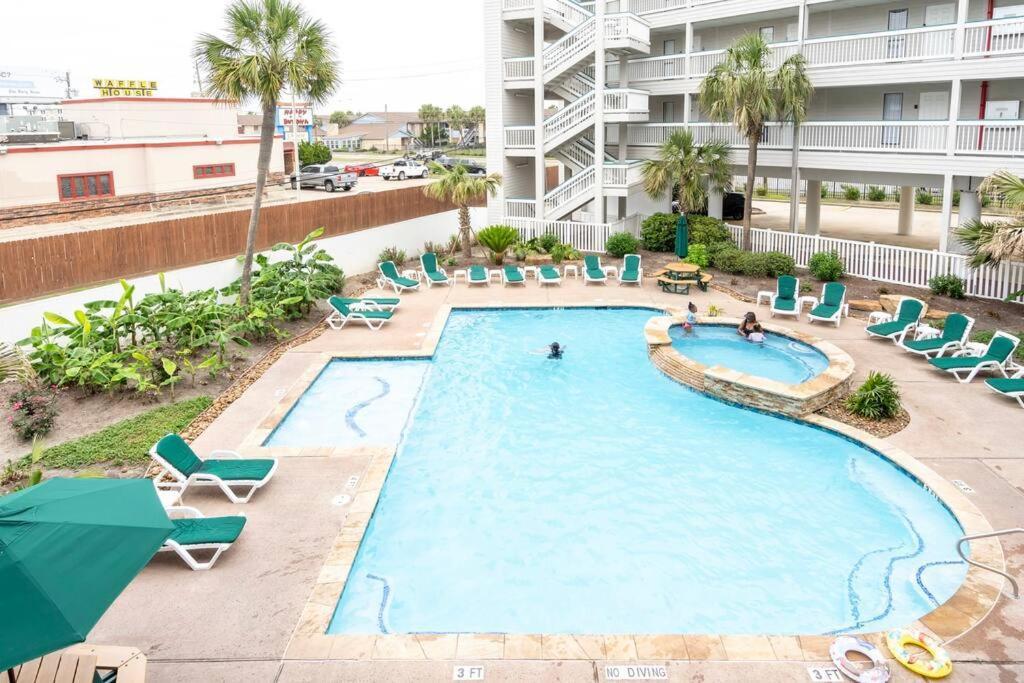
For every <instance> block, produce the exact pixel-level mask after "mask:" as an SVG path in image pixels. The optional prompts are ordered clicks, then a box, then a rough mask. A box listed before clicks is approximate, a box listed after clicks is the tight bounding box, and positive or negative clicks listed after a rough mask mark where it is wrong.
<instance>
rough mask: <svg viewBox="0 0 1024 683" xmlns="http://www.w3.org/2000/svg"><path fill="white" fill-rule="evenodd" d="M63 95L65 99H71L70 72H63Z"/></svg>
mask: <svg viewBox="0 0 1024 683" xmlns="http://www.w3.org/2000/svg"><path fill="white" fill-rule="evenodd" d="M64 95H65V97H66V98H67V99H69V100H70V99H71V72H70V71H65V72H64Z"/></svg>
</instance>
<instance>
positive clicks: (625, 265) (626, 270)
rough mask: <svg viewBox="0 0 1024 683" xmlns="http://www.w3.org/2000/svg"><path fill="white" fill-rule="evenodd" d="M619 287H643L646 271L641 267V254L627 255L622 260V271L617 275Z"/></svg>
mask: <svg viewBox="0 0 1024 683" xmlns="http://www.w3.org/2000/svg"><path fill="white" fill-rule="evenodd" d="M617 277H618V279H619V286H620V287H621V286H622V285H636V286H637V287H643V279H644V269H643V268H642V267H641V256H640V255H639V254H626V256H625V258H623V259H622V270H620V271H619V272H618V274H617Z"/></svg>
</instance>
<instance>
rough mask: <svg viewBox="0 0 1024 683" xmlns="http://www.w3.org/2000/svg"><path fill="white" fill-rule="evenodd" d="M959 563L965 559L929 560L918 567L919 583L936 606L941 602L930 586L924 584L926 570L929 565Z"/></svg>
mask: <svg viewBox="0 0 1024 683" xmlns="http://www.w3.org/2000/svg"><path fill="white" fill-rule="evenodd" d="M958 564H964V561H963V560H942V561H940V562H928V563H927V564H922V565H921V566H920V567H918V568H917V577H916V578H917V585H918V587H919V588H920V589H921V591H922V592H924V594H925V595H927V596H928V599H929V600H931V601H932V603H934V604H935V606H936V607H938V606H939V604H940V603H939V600H938V598H936V597H935V595H934V594H933V593H932V592H931V591H930V590H928V587H927V586H925V585H924V580H923V574H924V570H925V569H928V568H929V567H939V566H942V565H958Z"/></svg>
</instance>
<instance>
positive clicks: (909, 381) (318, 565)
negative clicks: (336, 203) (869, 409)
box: [89, 279, 1024, 681]
mask: <svg viewBox="0 0 1024 683" xmlns="http://www.w3.org/2000/svg"><path fill="white" fill-rule="evenodd" d="M652 285H653V283H648V284H647V285H646V286H645V287H643V288H642V289H637V288H625V287H618V286H616V285H614V284H610V285H607V286H601V285H590V286H587V287H584V285H583V283H582V282H580V281H575V280H571V279H569V280H566V281H565V282H564V283H563V285H562V286H561V287H560V288H547V289H544V290H541V289H540V288H539V287H538V286H537V285H536V283H535V282H534V281H532V280H531V281H530V282H529V283H528V285H527V286H526V287H525V288H505V289H502V288H501V287H500V286H497V285H492V286H491V287H489V288H476V289H468V288H467V287H465V286H464V285H456V286H455V287H453V288H451V289H449V288H433V289H430V290H424V291H422V292H417V293H413V294H409V295H406V296H404V297H403V303H402V308H401V309H400V311H399V313H398V315H396V317H395V319H394V321H393V322H392V323H391V324H390V326H389V327H387V328H385V329H384V330H382V331H381V332H377V333H375V332H371V331H369V330H367V329H365V328H358V327H353V328H346V329H345V330H342V331H340V332H334V331H328V332H327V333H325V334H324V335H322V336H320V337H319V338H317V339H315V340H313V341H311V342H309V343H307V344H305V345H303V346H301V347H297V348H295V349H293V350H291V351H289V352H288V353H287V354H285V356H283V357H282V358H281V360H279V361H278V362H277V363H276V364H275V365H274V366H273V367H271V368H270V370H269V371H268V372H267V373H266V374H264V375H263V377H262V378H260V379H259V380H258V381H257V382H256V383H255V384H254V385H253V386H252V387H250V389H249V390H248V391H247V392H246V393H245V394H244V395H243V396H242V397H241V398H240V399H239V400H238V401H236V402H235V403H234V404H232V405H231V406H230V407H229V408H228V410H227V411H226V412H225V413H224V414H223V415H221V416H220V417H219V418H218V419H217V420H216V421H215V422H214V423H213V424H212V425H211V426H210V427H209V428H208V429H207V430H206V432H205V433H204V434H203V435H202V436H201V437H200V438H199V439H198V440H197V442H196V447H197V449H198V450H199V451H200V452H206V451H208V450H211V449H213V448H232V447H239V446H242V445H243V442H244V441H245V440H246V438H247V437H248V436H249V435H251V434H252V433H253V432H254V430H259V429H260V428H261V426H263V427H262V428H266V427H265V426H264V425H267V424H269V423H270V422H273V420H274V418H275V417H279V414H280V413H279V410H280V407H279V406H280V405H281V403H282V401H287V399H289V398H290V397H292V396H294V394H295V391H296V389H297V388H298V387H300V386H302V382H304V381H307V382H308V373H310V372H314V373H315V371H316V369H318V368H319V367H322V365H323V363H324V359H325V358H326V357H330V356H333V355H376V354H379V353H381V352H382V351H387V352H392V353H404V354H408V355H418V354H422V353H424V352H425V350H429V349H430V348H432V346H433V343H435V342H436V334H437V333H439V330H437V329H436V321H437V318H438V315H439V312H440V311H442V309H443V308H445V307H446V306H482V305H540V306H557V305H573V304H575V305H580V304H597V305H615V304H638V305H652V306H679V305H680V303H684V304H685V302H686V301H688V300H693V301H694V302H695V303H696V304H697V305H698V306H699V307H700V310H701V312H704V311H706V310H707V307H708V306H709V305H710V304H714V305H716V306H719V307H721V308H723V309H724V311H725V312H724V315H727V316H739V315H742V314H743V313H744V312H745V311H747V310H757V311H758V313H759V314H760V315H762V316H764V317H767V314H768V313H767V307H760V308H756V307H754V306H753V305H752V304H746V303H743V302H739V301H736V300H734V299H731V298H730V297H728V296H727V295H726V294H723V293H720V292H716V291H712V292H709V293H706V294H705V293H699V292H694V293H693V294H692V295H691V296H688V297H685V296H678V295H672V294H664V293H662V292H660V291H657V290H656V289H655V288H654V287H653V286H652ZM782 324H783V325H785V326H787V327H790V328H792V329H795V330H799V331H803V332H806V333H810V334H813V335H815V336H818V337H821V338H823V339H826V340H828V341H831V342H834V343H836V344H837V345H839V346H840V347H841V348H842V349H844V350H845V351H847V352H848V353H849V354H850V355H851V356H852V357H853V358H854V361H855V362H856V365H857V373H856V376H855V380H856V381H859V380H861V379H863V377H864V375H866V373H867V371H868V370H870V369H875V370H881V371H885V372H890V373H891V374H893V375H894V376H895V377H896V379H897V381H898V382H899V385H900V388H901V390H902V392H903V395H904V403H905V406H906V407H907V409H908V411H909V412H910V413H911V415H912V418H913V419H912V422H911V424H910V426H909V427H908V428H907V429H906V430H904V431H903V432H901V433H899V434H897V435H894V436H892V437H890V438H888V439H886V440H885V443H886V444H890V445H892V446H894V447H897V448H900V449H902V450H904V451H906V452H907V453H908V454H910V455H911V456H913V457H914V458H916V459H918V460H919V461H921V462H923V463H925V464H926V465H928V466H929V467H931V468H932V469H933V470H935V471H936V472H938V473H939V474H941V475H942V476H943V477H946V478H947V479H949V480H954V479H956V480H961V481H962V482H965V483H966V485H967V486H969V487H970V488H971V489H973V491H974V493H971V494H967V498H968V499H969V500H970V501H971V502H973V503H974V504H975V505H976V506H977V507H978V508H979V509H980V511H981V512H982V513H983V514H984V515H985V516H986V517H987V518H988V519H989V520H990V521H991V523H992V525H993V526H994V527H996V528H1005V527H1008V526H1020V525H1021V521H1022V518H1024V493H1022V489H1024V462H1022V461H1024V458H1022V457H1021V452H1020V447H1019V443H1020V432H1021V425H1022V424H1024V423H1022V418H1024V412H1021V410H1020V408H1019V407H1017V405H1016V403H1014V402H1012V401H1009V400H1003V399H1001V397H999V396H996V395H995V394H994V393H992V392H990V391H988V390H987V389H985V388H984V387H983V386H981V383H980V382H979V381H976V382H975V383H973V384H972V385H967V386H964V385H960V384H957V383H956V382H955V381H953V380H951V379H949V378H947V377H945V376H943V375H942V374H940V373H939V372H937V371H933V370H931V369H930V367H929V366H927V364H926V363H923V362H922V361H920V360H919V359H915V358H911V357H910V356H909V354H906V353H903V352H901V351H900V350H899V349H897V348H896V347H895V346H894V345H892V344H891V343H889V342H882V341H877V340H869V339H868V338H867V337H866V335H865V334H864V331H863V327H864V323H863V322H861V321H858V320H855V319H849V320H845V321H844V322H843V325H842V326H841V327H840V328H838V329H836V328H834V327H831V326H826V325H813V326H810V325H808V324H807V323H806V322H799V323H798V322H793V321H790V320H786V321H784V322H782ZM642 341H643V340H642V339H638V343H642ZM275 411H278V415H276V416H275V415H274V413H275ZM268 419H269V420H270V422H268ZM243 450H245V448H243ZM378 456H380V454H379V453H376V452H374V451H372V450H370V449H364V450H363V451H352V450H346V451H344V452H342V451H340V450H339V449H331V448H326V449H325V448H313V449H304V450H303V451H302V452H301V453H298V454H295V457H288V458H285V459H284V460H283V461H282V463H281V467H280V471H279V473H278V475H277V477H276V478H275V481H274V482H273V483H272V484H271V485H269V486H268V487H266V488H265V489H263V490H261V491H260V492H259V493H257V495H256V496H255V497H254V498H253V501H252V502H251V503H250V504H249V505H247V506H244V507H240V506H232V505H231V504H229V503H227V501H226V500H224V499H223V497H222V496H219V495H217V494H216V493H215V492H214V491H210V490H196V491H194V492H193V491H190V492H189V493H188V494H187V495H186V503H187V504H189V505H194V506H196V507H199V508H200V509H202V510H203V511H204V513H206V514H212V515H215V514H236V513H238V512H240V511H241V512H245V513H246V514H247V515H248V517H249V518H250V521H249V524H248V525H247V528H246V531H245V534H244V535H243V537H242V538H241V539H240V541H239V542H238V543H237V544H236V546H237V547H235V548H232V549H231V550H230V551H229V552H228V553H226V554H225V555H224V557H222V558H221V560H220V561H219V562H218V564H217V566H216V568H215V569H213V570H211V571H209V572H190V571H189V570H188V569H187V568H185V567H184V565H182V564H181V563H180V561H177V559H176V558H174V557H173V556H162V557H160V558H158V559H156V560H154V561H153V562H152V563H150V565H149V567H147V568H146V569H145V570H144V571H143V572H142V574H140V576H139V577H138V578H137V579H136V580H135V581H134V582H133V583H132V585H131V586H129V588H128V589H127V590H126V591H125V592H124V594H123V595H122V596H121V598H119V599H118V601H117V602H116V603H115V605H114V606H113V607H112V608H111V610H110V611H109V612H108V613H107V615H106V616H105V617H104V618H103V620H102V621H101V622H100V624H99V625H98V626H97V627H96V629H95V630H94V631H93V633H92V636H91V637H90V639H89V641H90V642H95V643H104V644H119V645H130V646H133V647H138V648H140V649H141V650H142V651H143V652H144V653H145V654H146V655H147V657H148V658H149V661H150V665H149V672H150V678H151V680H184V679H191V680H211V681H212V680H232V681H233V680H255V681H262V680H267V681H273V680H281V681H303V680H360V681H366V680H403V681H405V680H409V681H418V680H423V681H433V680H452V666H453V661H454V662H457V663H459V664H481V663H482V664H483V665H484V666H485V670H486V679H485V680H499V681H500V680H565V681H577V680H579V681H594V680H604V665H605V663H606V662H605V661H604V660H606V659H608V660H609V661H611V662H621V661H628V660H631V659H636V660H639V661H641V662H643V663H646V664H657V663H662V664H664V663H666V662H667V661H669V660H678V661H671V662H670V663H669V664H668V672H669V675H670V677H671V678H672V679H673V680H703V681H719V680H720V681H737V680H744V681H745V680H756V681H762V680H763V681H790V680H793V681H796V680H801V681H804V680H809V678H808V673H807V668H806V667H807V665H808V664H809V663H821V664H824V663H825V662H826V661H827V644H828V642H829V641H830V639H828V638H820V639H801V640H797V641H796V644H797V646H796V647H794V642H793V640H791V639H769V638H762V637H752V638H736V637H727V638H719V637H717V636H709V637H704V638H698V637H691V638H690V639H689V640H687V639H686V638H685V637H684V638H682V639H679V641H678V642H668V641H660V640H657V638H659V637H650V638H643V637H640V638H638V637H630V638H628V639H618V638H616V639H614V640H611V641H606V640H603V639H602V640H601V641H600V642H596V641H589V642H581V640H579V639H574V638H571V637H569V640H566V639H564V638H553V639H551V640H550V641H549V643H548V648H547V649H548V652H547V656H550V657H556V658H557V659H550V660H536V661H531V660H530V657H531V655H532V656H534V657H536V656H538V655H537V654H536V653H537V650H538V648H539V650H540V653H539V656H541V657H544V656H545V652H544V650H545V647H544V646H545V643H544V641H543V639H541V641H540V642H535V641H532V640H529V639H526V638H520V639H517V638H515V637H509V638H508V639H502V644H501V646H500V648H499V646H498V643H497V642H496V641H495V639H494V638H490V639H489V640H488V637H487V636H482V637H479V642H477V640H478V638H477V637H474V638H472V639H465V641H464V644H463V646H462V647H460V643H459V640H458V638H455V639H454V643H451V644H448V643H445V644H444V645H443V647H442V642H441V641H438V648H437V649H432V648H430V647H429V646H424V644H423V643H420V642H418V641H416V642H415V643H413V642H406V643H404V644H402V645H401V648H402V650H403V651H402V652H400V651H398V650H392V649H390V644H389V645H388V648H389V649H388V650H383V649H382V650H378V651H376V652H375V648H376V641H375V639H374V637H372V636H368V637H366V638H365V639H364V640H363V641H362V646H361V649H362V650H363V651H359V650H360V648H359V647H357V646H358V645H359V644H358V643H357V642H346V643H345V644H344V645H343V646H342V645H337V646H335V643H337V642H340V641H331V642H330V643H328V645H329V647H331V648H334V651H333V652H332V651H331V650H330V649H328V651H327V652H323V651H322V645H321V647H314V648H312V649H310V650H308V651H306V652H302V651H301V649H298V648H296V647H294V645H293V646H292V647H291V648H289V644H290V643H293V641H294V639H295V634H296V628H297V626H299V625H300V624H301V623H302V622H303V619H304V616H305V617H308V616H309V614H308V613H307V614H305V615H304V611H306V610H307V601H308V600H309V599H310V597H311V596H312V597H313V600H312V601H310V604H317V603H318V600H317V595H316V593H315V592H314V589H315V586H316V585H317V579H318V577H319V576H320V575H321V572H322V569H323V567H324V566H325V564H328V565H329V564H330V562H329V560H330V555H331V553H332V546H333V544H334V543H335V541H336V540H337V539H339V538H341V537H343V536H345V533H344V529H345V527H346V525H348V524H349V523H351V522H355V521H357V519H358V518H359V517H360V516H361V515H362V514H365V515H367V517H368V514H369V511H366V510H362V509H361V508H362V507H363V505H365V503H363V502H362V501H360V500H359V493H360V491H359V487H360V486H362V485H364V484H366V482H368V481H372V480H374V479H376V478H377V477H380V476H382V474H381V468H380V466H379V465H378V466H376V467H372V468H371V463H372V462H374V461H377V460H378ZM384 471H386V469H385V470H384ZM352 477H356V478H357V479H356V483H355V484H354V485H353V487H352V488H347V484H348V483H349V480H350V479H351V478H352ZM339 494H347V495H350V496H352V498H353V501H352V503H351V504H349V505H345V506H335V505H332V503H331V499H332V498H334V497H335V496H337V495H339ZM364 500H365V499H364ZM357 501H358V502H357ZM360 535H361V534H360ZM356 542H357V541H356ZM1002 547H1003V550H1004V552H1005V555H1006V558H1007V564H1008V565H1009V567H1010V571H1011V572H1018V573H1019V572H1020V570H1021V567H1022V566H1024V542H1022V540H1019V539H1014V538H1013V537H1008V538H1007V539H1004V540H1003V542H1002ZM320 602H323V601H320ZM322 607H324V608H326V609H329V610H331V611H333V602H332V603H330V604H329V605H322ZM1022 632H1024V609H1022V608H1021V605H1020V604H1019V603H1017V602H1015V601H1013V600H1011V599H1009V598H1006V597H1001V598H1000V599H999V601H998V603H997V604H996V606H995V608H994V610H993V611H992V612H991V613H990V614H989V615H988V616H987V617H985V618H984V620H983V621H982V622H981V624H980V625H979V626H977V627H976V628H974V629H973V630H972V631H970V632H969V633H967V634H966V635H964V636H962V637H961V638H959V639H958V640H956V641H955V642H953V643H951V644H950V645H949V647H948V649H949V651H950V654H951V655H952V656H953V657H954V660H955V661H956V662H957V666H956V669H955V671H954V674H953V677H952V679H951V680H979V681H981V680H985V681H991V680H1019V679H1021V678H1024V642H1022V640H1021V635H1022ZM300 635H302V634H300ZM310 635H316V634H310ZM583 640H584V641H586V639H583ZM395 643H398V641H395ZM680 643H681V646H680ZM691 644H692V646H693V647H692V648H691ZM414 645H415V647H417V648H419V649H418V650H414V651H413V652H412V653H409V652H405V651H404V650H405V649H406V646H408V647H413V646H414ZM452 645H454V648H453V649H454V651H453V652H452V651H450V650H449V648H451V646H452ZM396 646H397V645H396ZM342 647H344V648H349V647H356V649H355V650H354V651H348V652H343V651H341V648H342ZM609 648H611V650H609ZM499 649H500V650H501V651H500V653H499V652H498V650H499ZM317 650H320V651H317ZM691 650H692V651H691ZM428 651H429V653H428ZM417 653H418V654H417ZM410 654H412V655H415V656H416V657H417V658H418V659H420V660H421V661H406V660H405V659H404V657H408V656H410ZM428 654H429V656H428ZM375 656H376V657H377V658H376V659H374V657H375ZM431 657H439V658H440V659H443V660H446V661H428V660H429V659H430V658H431ZM505 657H510V659H505ZM367 658H369V659H367ZM698 658H699V659H709V660H710V661H700V662H697V661H687V660H691V659H698ZM332 659H337V660H338V661H331V660H332ZM357 660H362V661H357ZM729 660H742V661H729ZM893 671H894V674H896V675H895V676H894V680H919V679H918V678H917V677H916V676H914V675H912V674H910V673H909V672H906V671H904V670H902V669H896V668H894V669H893Z"/></svg>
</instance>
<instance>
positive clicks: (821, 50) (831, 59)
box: [803, 27, 955, 66]
mask: <svg viewBox="0 0 1024 683" xmlns="http://www.w3.org/2000/svg"><path fill="white" fill-rule="evenodd" d="M954 32H955V29H954V28H952V27H944V28H911V29H906V30H903V31H881V32H878V33H861V34H857V35H852V36H836V37H830V38H814V39H811V40H807V41H805V42H804V50H803V54H804V57H806V59H807V64H808V65H810V66H840V65H846V64H870V63H879V62H902V61H909V60H919V59H941V58H949V57H951V56H952V55H953V34H954Z"/></svg>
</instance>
